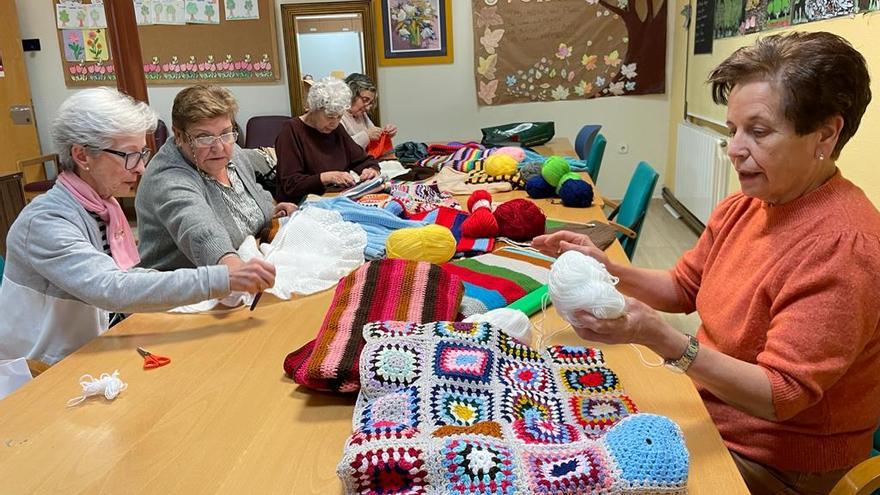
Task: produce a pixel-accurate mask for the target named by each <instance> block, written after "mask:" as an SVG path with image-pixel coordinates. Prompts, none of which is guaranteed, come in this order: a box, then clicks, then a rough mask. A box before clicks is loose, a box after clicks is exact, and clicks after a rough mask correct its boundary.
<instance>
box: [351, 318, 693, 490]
mask: <svg viewBox="0 0 880 495" xmlns="http://www.w3.org/2000/svg"><path fill="white" fill-rule="evenodd" d="M363 335H364V337H365V340H366V344H365V346H364V350H363V354H362V355H361V359H360V373H361V377H362V388H361V391H360V395H359V397H358V401H357V405H356V406H355V412H354V421H353V423H354V427H355V431H354V432H353V433H352V435H351V437H350V438H349V440H348V442H347V443H346V446H345V453H344V456H343V459H342V461H341V462H340V464H339V467H338V474H339V476H340V478H341V479H342V481H343V484H344V486H345V492H346V493H348V494H355V493H357V494H364V493H365V494H403V493H430V494H438V495H439V494H468V495H476V494H505V495H507V494H510V495H512V494H527V493H534V494H544V495H575V494H576V495H581V494H584V495H586V494H593V495H599V494H601V495H612V494H624V493H626V494H631V495H641V494H656V493H663V494H664V495H670V494H676V495H683V494H684V493H686V491H687V470H688V454H687V450H686V449H685V447H684V441H683V439H682V436H681V431H680V430H679V429H678V427H677V426H676V425H675V424H674V423H672V422H671V421H669V420H668V419H666V418H663V417H660V416H653V415H647V414H635V413H636V407H635V405H634V404H633V403H632V401H631V400H630V399H629V398H628V397H627V396H626V395H624V394H623V393H622V392H621V388H620V383H619V381H618V379H617V376H616V375H615V374H614V372H613V371H611V370H610V369H608V368H607V367H606V366H605V362H604V358H603V356H602V353H601V352H599V351H598V350H596V349H587V348H582V347H571V346H554V347H549V348H547V349H543V350H540V351H539V350H535V349H532V348H530V347H528V346H526V345H523V344H520V343H519V342H517V341H515V340H513V339H511V338H510V337H508V336H507V334H505V333H503V332H501V331H499V329H498V328H495V327H493V326H491V325H489V324H487V323H451V322H448V321H439V322H433V323H426V324H420V325H417V324H410V323H400V322H388V321H386V322H375V323H370V324H367V325H366V326H365V327H364V329H363Z"/></svg>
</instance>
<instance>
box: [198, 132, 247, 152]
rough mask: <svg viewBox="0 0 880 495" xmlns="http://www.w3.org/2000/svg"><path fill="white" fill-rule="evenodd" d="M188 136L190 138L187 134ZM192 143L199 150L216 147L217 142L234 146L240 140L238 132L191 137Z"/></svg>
mask: <svg viewBox="0 0 880 495" xmlns="http://www.w3.org/2000/svg"><path fill="white" fill-rule="evenodd" d="M187 136H189V135H188V134H187ZM189 138H190V140H191V142H192V143H193V144H195V145H196V147H198V148H210V147H211V146H214V143H215V142H216V141H220V142H221V143H223V144H232V143H234V142H235V141H236V140H237V139H238V132H237V131H232V132H227V133H224V134H220V135H219V136H199V137H192V136H189Z"/></svg>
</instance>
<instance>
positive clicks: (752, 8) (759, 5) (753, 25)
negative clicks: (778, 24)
mask: <svg viewBox="0 0 880 495" xmlns="http://www.w3.org/2000/svg"><path fill="white" fill-rule="evenodd" d="M745 9H746V10H745V14H744V15H743V20H742V24H741V26H740V30H739V31H740V33H742V34H748V33H757V32H758V31H761V30H763V29H764V24H765V23H766V22H767V0H746V7H745Z"/></svg>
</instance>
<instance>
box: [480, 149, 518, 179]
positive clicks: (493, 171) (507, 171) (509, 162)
mask: <svg viewBox="0 0 880 495" xmlns="http://www.w3.org/2000/svg"><path fill="white" fill-rule="evenodd" d="M483 171H485V172H486V173H487V174H488V175H491V176H493V177H498V176H499V175H513V174H515V173H516V171H517V166H516V160H515V159H514V158H513V157H511V156H510V155H503V154H500V153H496V154H494V155H490V156H489V158H486V163H485V164H483Z"/></svg>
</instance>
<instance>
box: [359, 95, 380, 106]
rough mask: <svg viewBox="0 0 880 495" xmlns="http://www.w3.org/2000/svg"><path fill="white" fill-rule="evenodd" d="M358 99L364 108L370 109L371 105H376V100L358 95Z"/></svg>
mask: <svg viewBox="0 0 880 495" xmlns="http://www.w3.org/2000/svg"><path fill="white" fill-rule="evenodd" d="M358 99H359V100H361V103H363V104H364V106H365V107H371V106H373V103H376V99H375V98H373V97H370V96H363V95H358Z"/></svg>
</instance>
